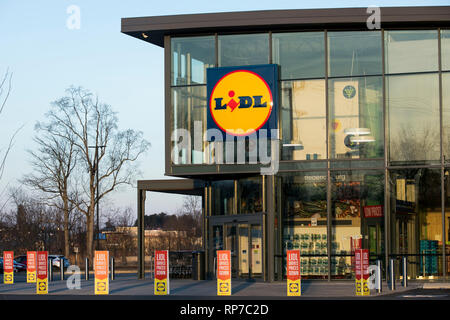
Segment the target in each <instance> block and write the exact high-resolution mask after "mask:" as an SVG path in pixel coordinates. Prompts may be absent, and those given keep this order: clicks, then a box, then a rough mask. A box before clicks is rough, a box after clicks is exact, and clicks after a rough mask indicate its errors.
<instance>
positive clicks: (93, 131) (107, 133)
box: [40, 87, 149, 258]
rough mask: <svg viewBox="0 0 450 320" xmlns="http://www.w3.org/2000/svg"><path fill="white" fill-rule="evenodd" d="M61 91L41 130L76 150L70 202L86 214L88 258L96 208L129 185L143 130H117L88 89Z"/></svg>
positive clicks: (107, 111) (144, 143) (112, 116)
mask: <svg viewBox="0 0 450 320" xmlns="http://www.w3.org/2000/svg"><path fill="white" fill-rule="evenodd" d="M66 92H67V96H65V97H63V98H61V99H59V100H57V101H55V102H54V103H52V108H51V110H50V111H49V112H48V113H47V119H48V123H47V125H45V126H40V129H41V130H43V131H45V132H46V133H47V134H48V135H50V136H54V137H55V139H62V140H65V141H66V142H67V145H68V146H73V148H74V150H75V151H76V152H77V164H76V167H75V169H74V171H73V172H72V173H73V174H72V178H73V179H72V178H71V179H70V183H71V188H72V189H73V193H72V194H71V195H70V197H69V201H70V203H72V204H73V205H74V206H75V207H76V209H77V210H79V211H80V212H82V213H83V214H84V215H85V216H86V232H87V234H86V250H87V254H88V255H89V257H90V258H92V255H93V240H94V213H95V206H96V204H97V203H98V201H100V200H101V199H102V198H104V197H105V196H106V195H107V194H109V193H110V192H112V191H113V190H115V189H116V188H117V187H118V186H120V185H125V184H131V183H132V181H134V178H135V175H136V174H137V173H138V171H137V170H136V168H135V165H133V164H134V163H135V160H137V159H138V157H139V156H140V155H141V154H142V153H144V152H145V151H146V150H147V149H148V147H149V143H148V142H147V141H146V140H145V139H144V138H143V134H142V132H139V131H134V130H131V129H129V130H125V131H119V129H118V118H117V116H116V113H115V112H114V111H113V110H112V109H111V107H110V106H109V105H107V104H104V103H100V102H99V100H98V97H94V96H93V94H92V93H90V92H89V91H87V90H85V89H83V88H80V87H71V88H69V89H67V90H66ZM97 176H98V183H97V181H96V180H97V179H96V177H97ZM97 185H98V186H99V188H98V189H99V190H97ZM97 192H98V196H97Z"/></svg>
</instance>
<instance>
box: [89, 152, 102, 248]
mask: <svg viewBox="0 0 450 320" xmlns="http://www.w3.org/2000/svg"><path fill="white" fill-rule="evenodd" d="M88 148H95V166H94V167H95V175H96V177H95V180H96V187H95V188H96V192H97V195H96V199H95V200H96V203H97V205H96V207H97V209H96V210H97V232H96V233H97V249H100V242H99V233H100V222H99V221H100V219H99V206H98V203H99V199H98V148H106V146H88Z"/></svg>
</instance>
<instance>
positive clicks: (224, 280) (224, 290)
mask: <svg viewBox="0 0 450 320" xmlns="http://www.w3.org/2000/svg"><path fill="white" fill-rule="evenodd" d="M217 295H219V296H231V252H230V250H219V251H217Z"/></svg>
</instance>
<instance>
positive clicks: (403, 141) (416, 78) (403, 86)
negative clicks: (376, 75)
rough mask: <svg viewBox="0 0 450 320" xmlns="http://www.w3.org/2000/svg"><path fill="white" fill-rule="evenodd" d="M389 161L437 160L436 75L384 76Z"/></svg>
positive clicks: (438, 135) (437, 81) (438, 138)
mask: <svg viewBox="0 0 450 320" xmlns="http://www.w3.org/2000/svg"><path fill="white" fill-rule="evenodd" d="M386 83H387V84H386V104H387V112H388V122H389V152H390V161H391V162H394V163H397V164H400V163H405V164H406V163H411V162H415V163H421V164H424V163H433V162H436V161H438V160H439V159H440V134H439V132H440V130H439V78H438V75H437V74H422V75H401V76H389V77H387V78H386Z"/></svg>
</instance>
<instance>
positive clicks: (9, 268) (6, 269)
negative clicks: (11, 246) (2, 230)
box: [3, 251, 14, 284]
mask: <svg viewBox="0 0 450 320" xmlns="http://www.w3.org/2000/svg"><path fill="white" fill-rule="evenodd" d="M3 283H5V284H13V283H14V252H13V251H4V252H3Z"/></svg>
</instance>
